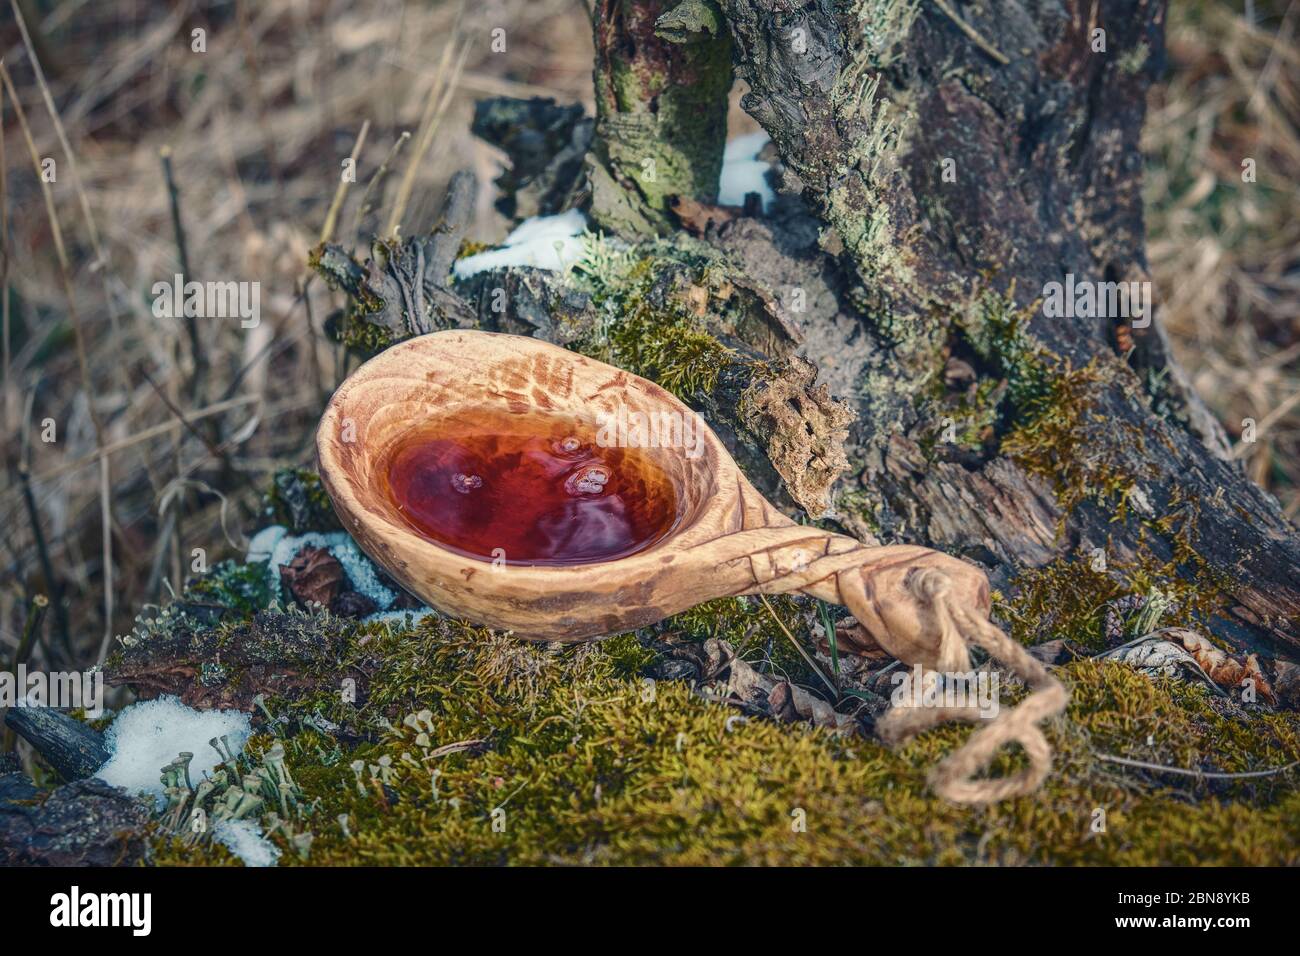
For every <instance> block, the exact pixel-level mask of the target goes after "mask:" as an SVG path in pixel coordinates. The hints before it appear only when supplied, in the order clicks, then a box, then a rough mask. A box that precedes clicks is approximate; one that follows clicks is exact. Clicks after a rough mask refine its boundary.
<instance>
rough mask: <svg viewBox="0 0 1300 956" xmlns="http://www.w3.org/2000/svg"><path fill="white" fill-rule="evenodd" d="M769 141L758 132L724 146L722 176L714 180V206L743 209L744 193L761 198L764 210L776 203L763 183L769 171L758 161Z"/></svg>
mask: <svg viewBox="0 0 1300 956" xmlns="http://www.w3.org/2000/svg"><path fill="white" fill-rule="evenodd" d="M770 139H771V137H769V136H768V135H767V133H764V132H761V131H760V132H757V133H749V134H747V135H745V136H737V137H736V138H735V139H733V140H731V141H730V142H729V143H727V148H726V150H725V151H724V152H723V154H722V176H721V177H720V178H719V180H718V205H720V206H743V205H744V204H745V194H746V193H758V194H759V195H760V196H762V197H763V208H764V209H765V210H766V209H767V208H768V207H769V206H770V205H771V204H772V203H773V202H775V201H776V193H774V192H773V191H772V187H771V186H769V185H768V182H767V171H768V170H769V169H771V168H772V167H771V165H770V164H768V163H765V162H763V161H762V160H760V159H759V158H758V154H759V152H760V151H761V150H762V149H763V147H764V146H766V145H767V144H768V142H769V141H770Z"/></svg>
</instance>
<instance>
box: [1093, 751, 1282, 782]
mask: <svg viewBox="0 0 1300 956" xmlns="http://www.w3.org/2000/svg"><path fill="white" fill-rule="evenodd" d="M1093 756H1094V757H1096V758H1097V759H1098V760H1105V761H1108V762H1110V763H1117V764H1121V765H1123V766H1125V767H1137V768H1139V769H1141V770H1154V771H1156V772H1157V773H1172V774H1177V775H1178V776H1180V777H1200V778H1204V779H1206V780H1246V779H1249V778H1252V777H1273V776H1276V775H1277V774H1280V773H1286V772H1287V771H1288V770H1291V769H1293V768H1295V767H1300V760H1294V761H1292V762H1291V763H1289V764H1287V765H1286V766H1285V767H1273V768H1271V769H1269V770H1249V771H1246V772H1244V773H1219V772H1217V771H1211V770H1188V769H1186V768H1184V767H1166V766H1164V765H1163V764H1158V763H1148V762H1147V761H1145V760H1133V759H1131V758H1129V757H1117V756H1115V755H1114V754H1103V753H1098V752H1096V751H1095V750H1094V751H1093Z"/></svg>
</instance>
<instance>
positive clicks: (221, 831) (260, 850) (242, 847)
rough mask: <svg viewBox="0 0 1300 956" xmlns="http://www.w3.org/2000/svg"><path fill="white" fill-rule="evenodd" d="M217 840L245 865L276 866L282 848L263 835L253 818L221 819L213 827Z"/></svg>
mask: <svg viewBox="0 0 1300 956" xmlns="http://www.w3.org/2000/svg"><path fill="white" fill-rule="evenodd" d="M212 839H214V840H216V841H217V842H218V843H220V844H221V845H222V846H224V847H225V848H226V849H227V850H229V851H230V852H231V853H233V854H235V856H237V857H239V858H240V859H241V860H243V861H244V866H275V864H276V862H277V861H278V860H279V859H280V848H279V847H278V846H276V845H275V844H274V843H272V842H271V841H270V840H268V839H267V838H266V837H264V836H262V828H261V827H260V826H259V825H258V824H257V823H256V822H255V821H253V820H221V821H219V822H218V823H217V824H216V825H215V826H214V827H213V828H212Z"/></svg>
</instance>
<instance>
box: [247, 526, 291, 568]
mask: <svg viewBox="0 0 1300 956" xmlns="http://www.w3.org/2000/svg"><path fill="white" fill-rule="evenodd" d="M288 533H289V529H288V528H286V527H285V526H284V525H281V524H273V525H271V526H270V527H266V528H263V529H262V530H261V531H259V532H257V534H255V535H253V540H252V541H249V542H248V553H247V554H246V555H245V556H244V560H245V561H246V562H247V563H249V564H254V563H256V562H258V561H269V560H270V559H271V554H272V553H273V552H274V551H275V546H276V545H277V544H279V543H280V539H281V538H283V537H284V536H285V535H286V534H288Z"/></svg>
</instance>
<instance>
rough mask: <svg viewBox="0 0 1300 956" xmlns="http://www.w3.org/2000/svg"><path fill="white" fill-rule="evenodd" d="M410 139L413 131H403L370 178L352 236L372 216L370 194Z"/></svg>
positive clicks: (354, 220) (353, 225)
mask: <svg viewBox="0 0 1300 956" xmlns="http://www.w3.org/2000/svg"><path fill="white" fill-rule="evenodd" d="M410 138H411V131H410V130H403V131H402V135H401V136H399V137H397V141H396V142H395V143H393V145H392V148H391V149H389V150H388V155H387V156H385V157H384V161H383V162H382V163H380V164H379V168H378V169H377V170H375V174H374V175H373V176H371V177H370V182H368V183H366V191H365V192H363V193H362V194H361V205H360V206H359V207H358V208H357V214H356V217H355V218H354V219H353V221H352V232H351V235H352V236H354V237H355V236H356V235H357V234H358V233H359V232H360V231H361V226H362V223H364V222H365V219H366V216H368V215H370V210H371V209H372V208H374V207H373V204H372V203H371V202H370V194H371V193H372V192H374V190H375V187H376V186H378V185H379V184H380V183H381V182H383V181H384V177H385V176H387V175H388V167H389V166H390V165H391V164H392V162H393V160H394V159H396V158H397V154H398V153H400V152H401V151H402V147H403V146H405V145H406V142H407V140H409V139H410Z"/></svg>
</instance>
